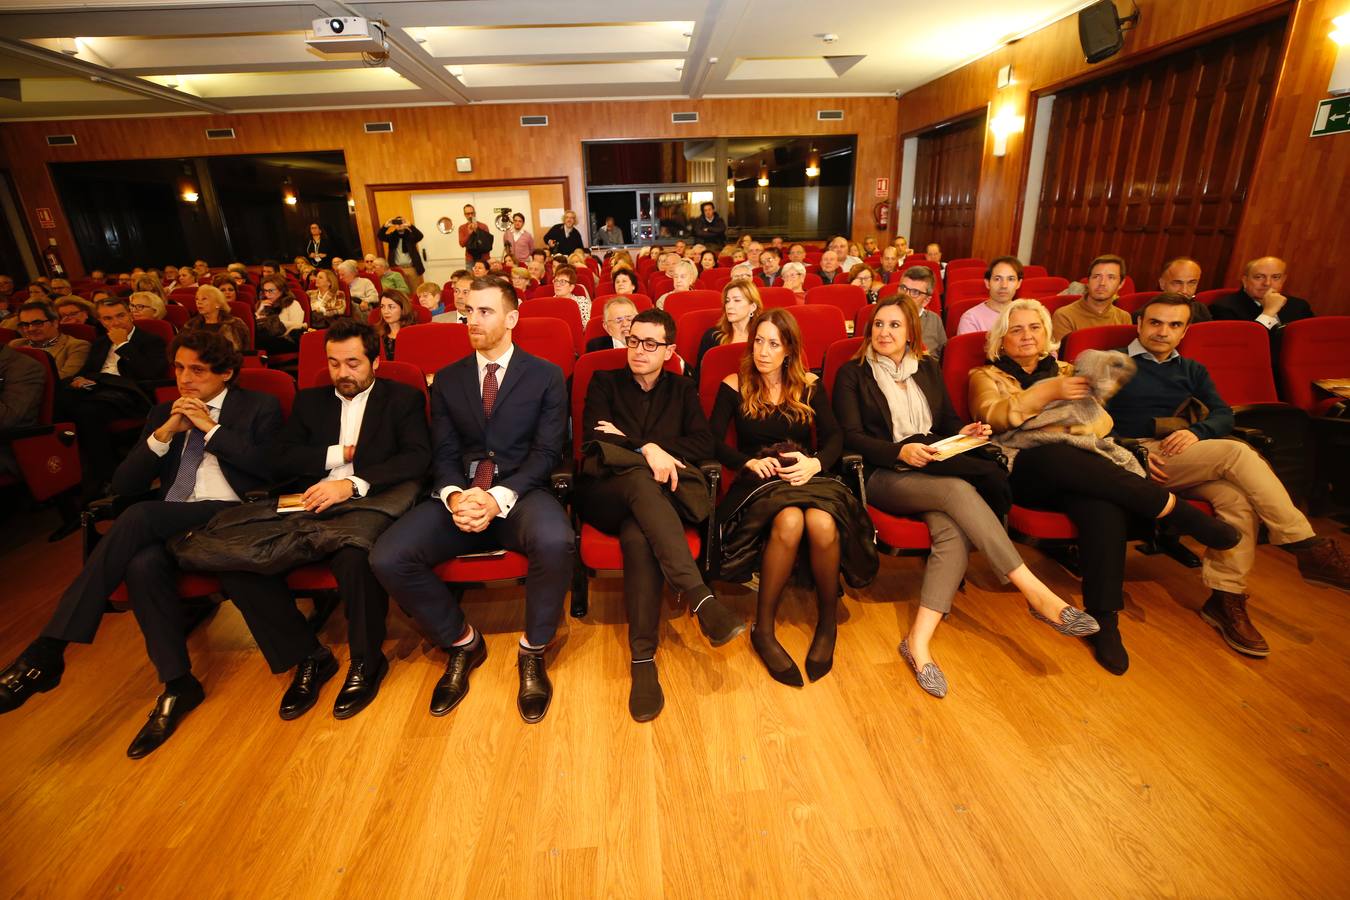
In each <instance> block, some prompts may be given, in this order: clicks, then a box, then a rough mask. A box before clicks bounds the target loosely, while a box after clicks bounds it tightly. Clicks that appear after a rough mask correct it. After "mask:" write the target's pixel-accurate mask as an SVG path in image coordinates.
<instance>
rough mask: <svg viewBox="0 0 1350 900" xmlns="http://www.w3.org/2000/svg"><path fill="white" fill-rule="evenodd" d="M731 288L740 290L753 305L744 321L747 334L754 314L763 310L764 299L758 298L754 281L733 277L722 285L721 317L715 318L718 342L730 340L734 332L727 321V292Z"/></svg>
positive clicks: (722, 342) (757, 290)
mask: <svg viewBox="0 0 1350 900" xmlns="http://www.w3.org/2000/svg"><path fill="white" fill-rule="evenodd" d="M733 288H734V289H736V290H738V291H740V292H741V296H742V297H744V298H745V299H747V300H749V301H750V302H751V303H753V304H754V306H755V308H754V311H753V312H751V313H750V317H749V319H750V321H749V322H747V323H746V333H747V335H748V334H749V327H750V322H753V321H754V320H755V317H756V316H758V315H759V314H760V313H762V312H764V301H763V300H762V299H760V296H759V289H758V288H756V287H755V283H754V281H752V280H751V279H749V278H733V279H731V280H730V281H728V282H727V283H726V284H724V285H722V318H720V319H718V320H717V343H719V344H725V343H728V342H730V341H731V338H732V335H734V334H735V330H734V329H733V328H732V327H731V323H730V322H728V321H727V294H729V293H731V291H732V289H733Z"/></svg>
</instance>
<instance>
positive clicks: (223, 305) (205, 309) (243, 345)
mask: <svg viewBox="0 0 1350 900" xmlns="http://www.w3.org/2000/svg"><path fill="white" fill-rule="evenodd" d="M196 304H197V314H196V315H195V316H193V317H192V318H190V319H188V320H187V322H185V323H184V324H183V330H184V331H214V332H216V333H217V334H219V335H221V336H222V337H224V338H225V339H226V340H227V341H229V342H230V346H231V347H233V348H234V349H235V350H238V351H240V352H242V351H244V350H248V349H249V340H248V326H247V325H246V324H244V323H243V322H242V321H240V320H239V319H238V318H236V317H235V316H234V314H233V313H232V312H231V310H230V304H229V301H227V300H226V299H225V295H224V294H223V293H222V292H221V290H220V288H218V287H215V286H214V285H210V284H203V285H200V286H199V287H198V288H197V301H196Z"/></svg>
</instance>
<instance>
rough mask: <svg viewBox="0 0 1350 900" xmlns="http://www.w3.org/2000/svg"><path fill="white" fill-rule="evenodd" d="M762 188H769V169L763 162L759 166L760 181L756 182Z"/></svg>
mask: <svg viewBox="0 0 1350 900" xmlns="http://www.w3.org/2000/svg"><path fill="white" fill-rule="evenodd" d="M756 183H757V184H758V185H759V186H760V187H768V186H769V167H768V166H766V165H764V163H763V161H761V162H760V164H759V181H757V182H756Z"/></svg>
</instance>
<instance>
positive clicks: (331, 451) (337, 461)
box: [324, 381, 375, 497]
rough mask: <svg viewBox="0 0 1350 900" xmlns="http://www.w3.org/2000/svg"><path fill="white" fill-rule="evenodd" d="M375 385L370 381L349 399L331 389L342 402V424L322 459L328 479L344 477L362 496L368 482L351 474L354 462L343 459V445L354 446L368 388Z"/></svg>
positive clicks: (367, 398) (363, 412)
mask: <svg viewBox="0 0 1350 900" xmlns="http://www.w3.org/2000/svg"><path fill="white" fill-rule="evenodd" d="M373 387H375V382H374V381H372V382H371V383H370V387H368V388H366V389H365V390H364V391H362V392H361V393H359V394H357V395H356V396H355V397H352V398H351V399H350V400H349V399H347V398H346V397H344V396H342V394H340V393H338V391H337V389H336V388H334V389H333V393H334V394H335V395H336V396H337V398H338V401H339V402H341V404H342V424H341V425H340V426H339V427H338V442H337V443H336V444H329V445H328V456H327V458H325V459H324V468H326V469H327V470H328V478H327V480H328V481H341V480H343V479H344V478H345V479H346V480H348V481H350V482H351V483H352V487H354V488H356V496H358V497H364V496H365V495H366V494H369V493H370V482H369V481H366V480H365V479H364V478H357V477H356V475H354V474H352V473H354V472H355V471H356V464H355V462H347V460H346V459H345V456H346V454H345V453H344V451H343V449H342V448H344V447H355V446H356V439H357V438H358V437H360V436H361V422H362V421H363V420H364V419H365V417H366V402H367V401H368V400H370V390H371V388H373Z"/></svg>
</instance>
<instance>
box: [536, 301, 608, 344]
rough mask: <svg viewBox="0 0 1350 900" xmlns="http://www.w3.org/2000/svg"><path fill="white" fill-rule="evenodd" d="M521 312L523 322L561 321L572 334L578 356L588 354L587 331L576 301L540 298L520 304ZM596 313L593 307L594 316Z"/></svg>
mask: <svg viewBox="0 0 1350 900" xmlns="http://www.w3.org/2000/svg"><path fill="white" fill-rule="evenodd" d="M519 312H520V320H521V321H522V322H523V321H525V320H526V319H532V318H538V317H544V318H549V319H561V320H562V321H563V322H564V323H566V325H567V328H568V330H569V331H570V332H571V334H572V346H573V349H574V351H575V352H576V353H577V354H578V355H580V354H582V353H585V352H586V340H585V335H586V330H585V329H584V328H583V327H582V324H581V307H579V306H577V303H576V301H575V300H572V299H570V298H568V297H540V298H539V299H537V300H527V301H526V302H524V303H522V304H520V309H519ZM594 312H595V309H594V307H592V314H594Z"/></svg>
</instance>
